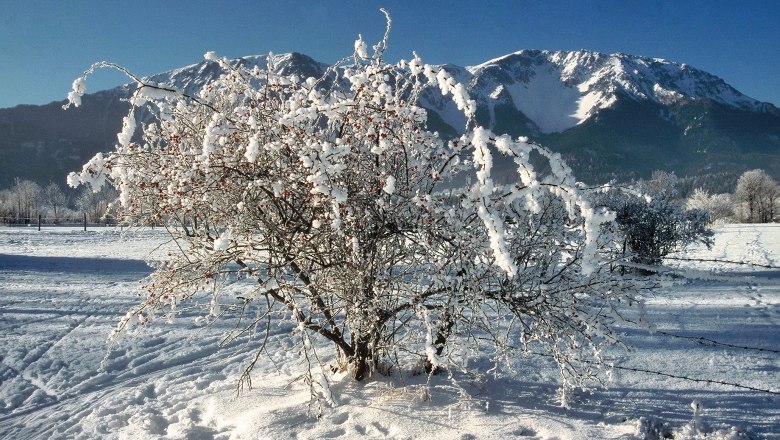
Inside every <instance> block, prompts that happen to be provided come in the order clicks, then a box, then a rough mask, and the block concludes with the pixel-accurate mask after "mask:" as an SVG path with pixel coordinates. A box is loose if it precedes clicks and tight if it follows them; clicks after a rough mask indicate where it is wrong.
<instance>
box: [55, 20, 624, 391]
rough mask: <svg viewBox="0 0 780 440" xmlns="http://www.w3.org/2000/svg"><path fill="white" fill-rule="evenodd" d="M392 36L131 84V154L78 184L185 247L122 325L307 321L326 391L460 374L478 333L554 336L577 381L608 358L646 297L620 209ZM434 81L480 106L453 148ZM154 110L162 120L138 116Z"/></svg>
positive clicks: (498, 340) (92, 164)
mask: <svg viewBox="0 0 780 440" xmlns="http://www.w3.org/2000/svg"><path fill="white" fill-rule="evenodd" d="M388 23H389V18H388ZM388 31H389V25H388ZM386 47H387V34H386V35H385V38H384V39H383V40H382V41H380V42H379V43H378V44H377V45H375V46H373V53H372V54H369V48H368V46H367V45H366V43H365V42H364V41H363V40H362V38H358V40H357V41H356V42H355V51H354V54H353V55H352V56H351V57H349V58H347V59H345V60H344V61H343V62H341V63H339V65H337V66H335V67H334V68H332V69H330V70H329V71H328V72H327V73H326V74H325V75H324V76H323V77H321V78H298V77H295V76H286V75H282V74H280V73H278V72H277V70H276V69H275V65H274V60H275V58H274V57H273V56H270V55H269V57H268V66H267V69H259V68H256V67H253V68H245V67H241V66H240V65H238V64H236V63H234V62H231V61H230V60H227V59H225V58H221V57H218V56H217V55H215V54H214V53H212V52H209V53H207V54H206V56H205V57H206V59H207V60H208V61H211V62H213V63H217V64H218V65H219V67H220V68H221V69H222V72H223V73H222V75H221V76H220V77H219V78H218V79H216V80H214V81H212V82H210V83H209V84H207V85H206V86H205V87H203V89H202V90H201V91H200V93H199V94H198V95H197V96H191V95H187V94H185V93H183V92H181V91H177V90H173V89H171V88H168V87H166V86H164V85H158V84H152V83H149V82H146V81H144V80H142V79H139V78H137V77H134V76H131V77H132V78H133V80H134V81H135V83H136V86H137V88H136V90H135V93H134V95H133V97H132V99H131V104H132V108H131V110H130V113H129V114H128V115H127V117H126V118H125V119H124V127H123V129H122V131H121V133H119V135H118V144H117V146H116V149H115V150H114V151H113V152H111V153H109V154H105V155H104V154H98V155H96V156H95V157H94V158H93V159H92V160H90V161H89V162H88V163H87V164H86V165H85V166H84V169H83V170H82V172H80V173H73V174H71V176H70V177H69V182H70V183H71V184H72V185H78V184H81V183H89V184H91V185H93V187H95V188H97V187H99V186H100V185H101V184H102V183H103V182H104V181H106V180H108V181H110V182H111V184H112V185H114V186H115V187H116V188H117V189H118V190H119V192H120V195H119V204H120V207H119V212H120V215H122V216H123V218H124V221H126V222H129V223H130V224H133V225H145V224H149V223H151V222H154V223H165V224H166V225H167V226H168V229H169V231H170V233H171V235H172V238H173V240H175V241H176V243H177V245H178V246H176V249H179V250H180V251H178V252H173V253H171V254H170V255H169V258H168V259H167V260H165V261H163V262H162V264H161V265H160V266H159V267H158V268H157V269H156V270H155V272H154V274H153V275H152V277H151V279H150V281H149V282H148V283H147V284H146V288H147V290H148V295H147V297H146V298H145V299H144V301H143V302H142V303H141V304H140V305H138V306H137V307H135V308H133V309H132V310H131V311H130V312H129V313H128V315H127V316H126V318H125V319H123V320H122V321H121V323H120V324H119V326H118V329H117V333H118V332H121V331H122V330H123V329H125V328H126V326H127V325H128V324H129V323H130V322H131V321H133V320H136V319H137V320H139V321H140V323H141V324H145V323H147V322H149V321H150V320H152V319H153V317H154V316H155V315H156V314H157V313H170V314H174V313H175V310H176V307H177V305H178V304H181V303H183V302H188V301H190V302H196V301H197V300H198V299H199V298H206V299H207V300H206V303H209V304H211V306H210V307H209V308H208V310H207V311H206V312H207V313H209V314H210V316H211V317H212V318H216V317H222V318H223V319H224V318H227V317H229V316H235V317H236V319H237V320H238V322H239V323H240V325H239V330H241V329H249V328H251V329H253V331H252V332H251V333H252V334H262V333H263V331H262V330H263V329H267V328H270V326H271V325H272V322H274V321H275V320H277V319H288V320H290V321H292V322H293V323H294V326H295V334H296V335H298V337H299V338H300V341H301V342H300V343H301V347H302V353H303V354H304V355H305V359H306V360H307V361H308V362H309V366H310V368H309V373H308V374H309V379H310V381H311V383H312V384H313V387H314V388H317V389H320V390H324V389H325V388H327V385H326V379H325V377H326V376H325V375H324V373H323V372H324V371H325V369H324V367H323V364H324V362H325V361H323V359H335V362H336V363H337V365H338V366H339V367H340V368H342V369H345V370H348V371H349V372H351V375H352V377H353V378H354V379H356V380H362V379H364V378H366V377H368V376H369V375H371V374H372V372H374V371H376V370H377V369H378V368H384V369H386V368H388V367H392V366H403V365H408V364H409V362H420V363H423V362H424V363H425V366H426V368H427V369H428V370H429V371H436V370H437V369H440V368H447V367H448V366H449V365H451V364H450V362H449V361H448V359H449V357H450V356H454V355H455V353H457V352H458V348H459V347H463V345H464V344H472V345H473V346H476V347H477V348H478V349H480V350H491V352H495V350H499V349H501V350H503V349H506V348H507V347H508V346H509V345H516V346H521V347H522V348H524V349H528V348H534V347H539V346H541V347H544V348H546V349H547V350H549V352H550V353H552V355H553V357H554V358H555V359H556V360H557V361H558V363H559V365H560V367H561V371H562V373H563V377H564V378H565V379H566V380H567V381H568V380H571V379H575V380H580V379H583V378H587V377H592V374H593V368H592V364H589V363H587V361H585V362H583V360H587V359H588V358H590V359H591V360H592V356H597V353H598V350H595V349H594V350H590V349H586V348H587V347H591V348H594V347H595V346H597V345H599V344H601V343H604V342H607V341H614V339H615V338H614V336H613V335H612V333H611V331H610V329H609V325H610V323H611V322H612V320H613V319H615V318H614V314H613V313H612V312H611V310H612V308H613V304H614V303H615V302H617V301H621V300H625V299H626V298H633V297H634V295H635V293H636V291H635V290H634V289H633V286H632V285H631V284H630V283H629V282H627V281H624V280H623V279H621V278H620V277H619V276H618V275H617V274H615V273H613V272H610V270H609V266H608V265H607V264H605V262H604V260H603V258H602V256H603V254H604V253H609V252H608V251H609V250H608V249H605V247H606V246H609V245H610V243H611V241H610V240H602V239H600V236H599V230H600V225H601V224H602V223H603V222H605V221H608V220H610V219H611V218H612V216H611V215H610V214H609V213H608V212H606V210H599V209H595V208H593V207H592V206H591V205H590V203H589V202H588V200H587V198H586V197H584V196H583V194H582V191H581V190H580V189H579V188H578V187H577V185H575V181H574V178H573V176H572V174H571V170H570V169H569V167H568V166H567V165H566V164H565V163H564V162H563V161H562V160H561V158H560V156H558V155H557V154H552V153H550V152H549V151H548V150H546V149H544V148H542V147H540V146H538V145H534V144H532V143H530V142H528V140H527V139H525V138H519V139H512V138H510V137H509V136H506V135H504V136H496V135H494V134H493V133H491V132H490V130H488V129H486V128H484V127H480V126H478V125H477V124H476V122H475V118H474V113H475V107H476V106H475V103H474V101H472V100H471V99H470V98H469V96H468V94H467V92H466V88H465V87H464V85H463V84H460V83H458V82H457V81H456V80H455V78H453V77H452V76H451V75H450V74H449V73H448V72H447V70H445V69H444V68H441V67H437V66H432V65H428V64H425V63H423V62H422V60H421V59H420V58H419V57H418V56H416V55H415V56H414V58H412V59H411V60H410V61H401V62H398V63H396V64H388V63H386V62H385V61H383V58H382V57H383V54H384V51H385V49H386ZM98 67H116V68H119V67H117V66H114V65H112V64H109V63H98V64H97V65H95V66H93V67H92V68H90V69H89V70H88V71H87V72H86V73H85V75H84V76H83V77H82V78H79V79H77V80H76V81H75V82H74V85H73V91H72V92H71V93H70V95H69V100H70V103H71V104H72V105H79V104H80V97H81V95H82V94H83V93H84V90H85V89H84V87H85V84H86V83H85V80H86V77H87V75H88V74H89V73H91V72H92V71H93V70H94V69H95V68H98ZM119 69H120V70H122V71H124V72H126V73H127V71H126V70H124V69H123V68H119ZM426 87H433V88H435V89H437V90H438V92H439V93H441V94H442V95H444V96H447V97H449V98H450V99H452V101H453V102H454V104H455V107H457V108H458V109H459V110H460V111H462V112H463V113H464V115H465V116H466V119H467V120H468V125H467V126H466V127H464V129H465V133H464V134H463V135H461V136H459V137H457V138H455V139H452V140H451V141H448V142H445V141H444V140H442V139H441V138H440V136H439V135H438V134H437V133H433V132H430V131H428V130H427V129H426V112H425V110H424V109H423V108H421V107H419V106H418V105H417V104H416V99H417V97H418V96H419V94H420V93H421V91H422V90H423V89H424V88H426ZM141 109H143V110H144V111H145V112H149V114H152V115H154V116H155V117H156V119H155V120H154V121H152V122H149V123H145V124H139V123H138V122H137V120H136V114H138V112H140V111H141ZM532 151H536V152H538V153H539V154H540V155H541V157H543V158H546V160H547V162H548V165H549V169H550V170H551V173H549V175H547V176H546V177H541V176H540V175H538V174H536V172H535V171H534V168H533V166H532V165H531V163H530V162H529V161H528V156H529V154H530V153H531V152H532ZM496 154H500V155H504V156H508V157H509V158H510V159H508V160H512V161H514V163H515V165H516V169H517V179H516V181H514V182H512V183H510V184H498V183H496V182H494V181H493V179H492V177H491V170H492V167H493V160H494V156H495V155H496ZM464 181H465V182H469V183H467V184H460V183H461V182H464ZM236 278H252V279H254V280H256V283H255V284H254V286H252V287H248V288H247V291H245V292H244V293H242V294H241V296H240V297H238V298H235V297H233V298H230V297H226V296H225V295H223V294H222V293H221V290H220V289H219V287H220V286H222V285H224V284H225V283H228V282H229V281H231V280H232V281H235V280H236ZM206 312H204V313H206ZM246 316H254V317H255V318H252V319H251V320H250V322H249V323H245V322H244V321H243V320H242V319H246V318H245V317H246ZM482 330H484V331H482ZM237 334H243V333H242V332H241V331H238V332H237ZM314 339H324V340H326V341H330V343H331V346H332V348H333V351H332V353H330V354H328V355H324V354H323V353H320V352H319V351H318V348H317V347H321V345H318V344H314V343H313V341H314ZM486 341H488V342H486ZM269 343H270V342H269V341H268V340H267V339H266V340H263V341H262V343H261V344H260V348H259V349H258V353H257V354H258V356H259V355H261V354H262V353H264V352H267V351H270V350H271V348H269V347H268V345H267V344H269ZM253 364H254V363H253V362H251V363H250V368H251V365H253ZM323 395H327V393H325V392H324V391H323Z"/></svg>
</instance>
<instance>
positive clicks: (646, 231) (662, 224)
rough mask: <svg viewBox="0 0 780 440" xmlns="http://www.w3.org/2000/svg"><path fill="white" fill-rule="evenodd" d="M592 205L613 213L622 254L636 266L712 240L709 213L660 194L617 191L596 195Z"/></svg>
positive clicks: (653, 261) (661, 260) (659, 261)
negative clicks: (670, 199) (691, 245)
mask: <svg viewBox="0 0 780 440" xmlns="http://www.w3.org/2000/svg"><path fill="white" fill-rule="evenodd" d="M665 193H666V192H665ZM596 205H597V206H606V207H608V208H609V209H610V210H612V211H614V212H615V224H616V225H617V229H618V230H619V231H620V233H621V235H622V237H621V240H622V254H623V255H624V256H626V257H628V258H629V259H630V261H632V262H634V263H636V264H639V265H659V264H661V263H662V262H663V258H664V256H666V255H668V254H670V253H672V252H676V251H679V250H682V249H683V248H684V247H685V246H687V245H688V244H691V243H694V242H701V243H704V244H705V245H707V246H710V245H711V243H712V236H713V232H712V230H710V229H709V228H708V224H709V214H708V212H707V211H706V210H703V209H687V210H686V209H683V208H682V207H680V206H678V205H676V204H675V203H673V202H671V201H669V200H668V199H667V198H664V197H659V198H650V197H648V196H644V195H640V194H637V193H632V192H628V191H619V190H613V191H609V192H607V193H604V194H600V195H599V196H598V197H597V200H596Z"/></svg>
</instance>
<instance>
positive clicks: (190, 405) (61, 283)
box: [0, 225, 780, 439]
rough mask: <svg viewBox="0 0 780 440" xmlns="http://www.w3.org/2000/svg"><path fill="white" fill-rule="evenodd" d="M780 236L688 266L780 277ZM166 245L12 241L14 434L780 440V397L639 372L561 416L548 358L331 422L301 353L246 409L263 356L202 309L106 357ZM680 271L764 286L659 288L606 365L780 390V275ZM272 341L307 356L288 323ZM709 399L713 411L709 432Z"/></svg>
mask: <svg viewBox="0 0 780 440" xmlns="http://www.w3.org/2000/svg"><path fill="white" fill-rule="evenodd" d="M778 226H780V225H765V226H753V225H749V226H748V225H734V226H726V227H724V228H721V229H719V230H718V232H717V236H716V245H715V247H713V249H712V250H706V249H701V248H696V249H691V250H690V251H689V252H687V253H685V254H684V255H682V256H685V257H695V258H699V259H728V260H736V261H749V262H753V263H756V264H760V265H765V266H778V265H780V227H778ZM164 237H165V236H164V233H163V231H160V230H155V231H144V232H136V233H129V234H128V233H125V234H122V233H121V232H120V231H118V230H115V229H95V230H90V231H88V232H83V231H80V230H79V229H77V228H74V229H68V228H50V229H44V230H43V231H41V232H38V231H37V230H35V229H34V228H9V227H0V357H1V358H2V359H1V360H2V362H1V363H0V437H1V438H10V439H34V438H45V439H57V438H127V439H145V438H181V439H212V438H213V439H276V438H302V439H307V438H309V439H319V438H354V439H358V438H360V439H362V438H399V439H403V438H431V439H433V438H437V439H438V438H442V439H506V438H523V439H525V438H528V439H568V438H572V439H607V438H613V439H614V438H621V439H632V438H658V437H662V435H660V436H659V435H656V434H663V433H664V432H666V433H670V434H672V435H674V436H675V438H724V439H731V438H733V439H739V438H780V395H778V394H771V393H767V392H762V391H752V390H749V389H744V388H736V387H731V386H727V385H722V384H711V383H704V382H692V381H689V380H684V379H677V378H670V377H665V376H659V375H656V374H650V373H644V372H637V371H631V370H626V369H615V370H613V371H612V374H611V379H610V381H609V383H607V387H606V388H604V387H594V388H593V389H591V390H588V391H579V392H577V393H576V394H575V396H574V399H573V402H572V403H571V405H570V407H569V408H562V407H561V406H560V404H559V401H558V376H557V370H556V368H555V366H554V365H552V364H551V363H550V362H549V361H548V360H547V359H544V358H531V359H517V360H514V361H512V362H510V363H509V364H511V365H508V366H506V367H504V368H501V369H500V370H497V371H496V372H494V373H491V374H487V375H484V376H479V375H466V374H463V373H458V374H457V375H456V376H455V378H454V379H455V382H453V381H450V380H448V379H447V378H444V377H435V378H434V379H433V380H432V383H431V386H430V399H426V398H425V396H426V391H425V390H426V387H425V377H419V376H418V377H406V378H404V380H403V382H401V381H399V380H398V379H397V378H395V379H393V378H385V377H375V378H373V379H372V380H370V381H368V382H366V383H361V384H355V383H352V382H350V381H347V380H343V381H340V382H339V381H337V382H336V383H335V385H334V394H335V399H336V401H337V402H338V405H337V406H335V407H327V408H325V412H324V415H323V416H322V418H321V419H319V420H317V419H316V418H315V417H314V416H313V414H314V409H313V408H312V407H311V406H310V405H309V389H308V387H307V386H306V385H305V384H304V383H302V381H301V380H299V377H300V374H301V371H302V369H301V368H302V366H301V359H300V356H299V355H298V353H297V352H296V351H295V350H288V351H282V352H279V353H274V354H273V357H272V360H273V362H272V360H271V359H269V358H267V357H261V358H260V360H259V363H258V366H257V367H256V368H255V372H254V375H253V382H252V385H253V387H252V389H251V390H248V391H245V392H244V393H242V394H241V395H240V396H238V397H237V396H236V384H237V380H238V378H239V375H240V373H241V371H242V370H243V368H244V367H245V366H246V363H247V362H248V360H249V359H248V357H249V356H250V355H251V354H252V349H253V348H255V347H253V346H237V347H227V348H222V349H220V348H218V345H219V342H220V341H221V339H222V335H223V333H224V332H225V331H226V330H227V329H228V328H227V327H223V326H220V324H215V325H212V326H203V325H202V324H201V323H202V320H198V319H197V312H195V311H187V310H184V311H183V315H184V316H183V317H182V318H180V319H176V320H174V321H173V322H171V323H166V322H165V321H164V320H158V321H156V322H155V323H153V325H151V326H149V327H147V328H146V329H144V330H143V331H140V332H137V333H135V334H133V335H126V336H125V337H123V338H122V339H121V340H120V342H119V343H118V345H117V346H115V347H114V348H113V350H111V351H110V352H107V345H106V338H107V336H108V334H109V333H110V331H111V330H112V329H113V327H114V325H115V324H116V322H117V321H118V320H119V319H120V318H121V317H122V316H123V315H124V313H125V312H126V310H127V309H128V308H129V307H130V306H132V305H134V304H136V303H137V302H138V300H139V295H140V294H141V290H140V287H139V284H138V280H139V279H141V278H142V277H144V276H145V275H146V274H148V273H149V271H150V269H148V267H147V266H146V264H145V263H144V260H145V259H147V258H150V259H152V260H153V259H155V258H157V257H156V256H159V255H161V251H160V249H158V246H159V245H161V244H162V243H164V241H165V240H164ZM163 248H164V246H163ZM150 253H151V257H150ZM678 264H680V265H682V266H686V267H687V268H688V269H695V270H701V271H704V272H710V271H721V272H727V273H732V272H736V271H739V270H741V271H749V272H752V273H748V274H747V275H750V276H752V277H753V278H751V279H747V280H746V279H733V278H729V277H728V276H725V277H723V278H720V279H718V278H717V277H713V278H712V279H707V280H702V281H695V282H690V283H687V284H683V285H675V286H671V287H668V288H665V289H663V290H661V291H659V292H657V293H656V294H655V295H654V296H653V297H652V298H649V299H648V301H647V313H648V317H649V318H650V320H651V321H652V322H653V323H654V324H655V325H656V326H657V329H658V331H657V332H655V333H650V332H648V331H640V330H636V329H630V328H625V329H622V330H623V332H624V337H625V341H626V342H627V344H628V345H629V346H630V348H631V350H630V351H626V350H624V349H622V348H617V347H616V348H614V349H611V351H610V352H609V353H607V354H606V356H605V357H606V358H608V359H611V360H613V361H614V363H615V365H616V366H618V367H621V368H629V369H641V370H653V371H658V372H664V373H667V374H670V375H673V376H686V377H691V378H697V379H709V380H713V381H718V382H730V383H734V384H738V385H743V386H746V387H753V388H758V389H763V390H770V391H773V392H775V393H780V353H778V350H780V271H779V270H777V269H765V268H758V267H755V268H749V269H744V268H743V266H735V265H724V264H722V263H714V262H697V263H691V262H685V263H678ZM238 287H240V286H238ZM201 313H202V312H201ZM225 325H227V324H225ZM669 334H674V335H677V336H678V337H674V336H669ZM272 337H273V338H277V340H280V341H282V342H285V339H290V341H289V346H290V347H293V346H294V345H293V344H294V342H293V341H292V338H293V337H292V336H291V332H290V328H289V326H281V327H279V329H278V332H277V333H276V334H274V335H272ZM699 337H705V338H708V339H710V340H714V341H718V342H720V343H723V344H731V345H733V346H734V347H732V346H727V345H713V344H712V343H704V344H702V343H699V340H697V339H695V338H699ZM688 338H693V339H688ZM702 342H706V341H702ZM740 347H756V348H765V349H768V350H770V351H758V350H752V349H745V348H740ZM104 357H105V362H104V364H103V367H102V368H101V361H102V360H103V359H104ZM475 362H476V363H479V360H478V359H477V360H476V361H475ZM274 363H275V364H276V366H274ZM471 366H475V365H473V364H472V365H471ZM487 368H488V367H487V365H486V369H487ZM694 400H695V401H698V402H700V404H701V407H702V408H703V409H702V410H701V413H700V415H699V416H697V418H696V424H695V425H694V424H693V420H694V415H693V411H692V408H691V403H692V402H693V401H694ZM654 435H655V437H654Z"/></svg>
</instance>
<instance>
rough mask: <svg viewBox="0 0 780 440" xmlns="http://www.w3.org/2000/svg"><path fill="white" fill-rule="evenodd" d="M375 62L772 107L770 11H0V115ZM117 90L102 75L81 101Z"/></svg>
mask: <svg viewBox="0 0 780 440" xmlns="http://www.w3.org/2000/svg"><path fill="white" fill-rule="evenodd" d="M382 6H384V7H386V8H387V9H388V10H389V11H390V13H391V14H392V18H393V31H392V35H391V40H390V50H389V51H388V55H387V58H388V59H389V60H391V61H396V60H398V59H400V58H408V57H409V56H410V54H411V51H412V50H416V51H417V52H418V53H419V54H420V55H421V56H422V58H423V59H424V60H425V61H426V62H430V63H444V62H449V63H453V64H458V65H464V66H465V65H473V64H478V63H480V62H483V61H486V60H488V59H490V58H494V57H496V56H500V55H503V54H506V53H510V52H514V51H516V50H520V49H550V50H576V49H589V50H597V51H601V52H607V53H613V52H624V53H629V54H634V55H645V56H652V57H659V58H665V59H668V60H671V61H677V62H681V63H688V64H690V65H692V66H694V67H697V68H700V69H703V70H706V71H708V72H710V73H712V74H715V75H717V76H719V77H721V78H723V79H724V80H725V81H726V82H727V83H729V84H731V85H733V86H734V87H736V88H737V89H738V90H740V91H741V92H743V93H745V94H747V95H748V96H751V97H753V98H756V99H759V100H761V101H768V102H772V103H773V104H775V105H777V106H780V0H763V1H759V0H734V1H721V0H704V1H693V0H670V1H664V0H617V1H612V0H604V1H588V0H569V1H556V0H533V1H531V0H528V1H525V0H516V1H511V0H504V1H491V0H481V1H460V0H450V1H424V0H416V1H402V0H385V1H373V0H363V1H360V0H350V1H336V0H331V1H296V0H280V1H262V0H256V1H241V2H238V1H236V2H227V1H219V2H218V1H201V0H189V1H172V0H171V1H160V0H157V1H124V2H118V1H113V0H94V1H78V0H74V1H42V0H0V108H3V107H11V106H14V105H17V104H43V103H47V102H50V101H53V100H61V99H64V97H65V95H66V93H67V91H68V90H69V88H70V83H71V82H72V81H73V79H74V78H75V77H77V76H79V75H80V74H81V72H83V71H84V70H85V69H86V68H87V67H88V66H89V65H90V64H91V63H93V62H95V61H100V60H107V61H113V62H116V63H118V64H121V65H124V66H125V67H127V68H128V69H130V70H131V71H133V72H135V73H137V74H139V75H148V74H152V73H157V72H161V71H165V70H169V69H172V68H176V67H180V66H184V65H188V64H193V63H196V62H199V61H201V60H202V59H203V53H204V52H206V51H210V50H213V51H216V52H217V53H218V54H220V55H225V56H229V57H238V56H242V55H253V54H262V53H267V52H268V51H273V52H276V53H282V52H288V51H298V52H303V53H305V54H307V55H309V56H311V57H313V58H315V59H317V60H319V61H322V62H329V63H330V62H334V61H336V60H338V59H340V58H342V57H343V56H346V55H349V54H350V53H351V51H352V46H353V42H354V40H355V37H356V36H357V34H358V33H361V34H363V37H364V39H366V40H367V41H376V40H377V39H379V38H380V37H381V35H382V33H383V32H384V17H383V16H382V15H381V14H380V13H379V11H378V9H379V8H380V7H382ZM123 82H126V81H125V79H124V78H123V77H122V76H121V75H119V74H118V73H109V72H103V73H99V74H98V75H96V76H95V77H94V78H93V79H92V80H91V81H90V82H89V83H88V87H89V91H96V90H99V89H105V88H110V87H113V86H116V85H119V84H121V83H123Z"/></svg>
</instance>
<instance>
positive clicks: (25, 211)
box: [6, 177, 43, 223]
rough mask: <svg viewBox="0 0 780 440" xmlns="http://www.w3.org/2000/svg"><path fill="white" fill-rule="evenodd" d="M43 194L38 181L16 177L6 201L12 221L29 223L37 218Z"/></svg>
mask: <svg viewBox="0 0 780 440" xmlns="http://www.w3.org/2000/svg"><path fill="white" fill-rule="evenodd" d="M41 194H42V190H41V186H40V185H38V184H37V183H35V182H33V181H31V180H26V179H21V178H18V177H17V178H15V179H14V184H13V186H12V187H11V188H10V189H9V190H8V193H7V201H6V204H7V205H8V208H9V211H10V212H9V214H10V217H12V220H11V221H13V222H16V223H29V222H31V221H33V220H34V219H37V216H38V214H39V212H40V208H41V204H42V200H43V199H42V197H41Z"/></svg>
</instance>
